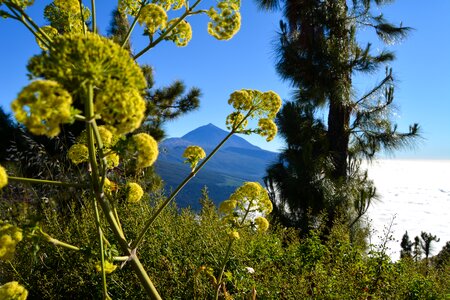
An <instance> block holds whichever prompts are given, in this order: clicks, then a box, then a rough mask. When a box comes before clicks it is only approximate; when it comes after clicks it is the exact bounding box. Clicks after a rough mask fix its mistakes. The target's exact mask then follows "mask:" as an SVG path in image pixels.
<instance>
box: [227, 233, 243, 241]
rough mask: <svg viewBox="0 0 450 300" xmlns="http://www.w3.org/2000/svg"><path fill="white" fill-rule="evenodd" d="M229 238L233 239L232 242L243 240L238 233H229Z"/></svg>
mask: <svg viewBox="0 0 450 300" xmlns="http://www.w3.org/2000/svg"><path fill="white" fill-rule="evenodd" d="M228 236H229V237H230V238H231V239H232V240H238V239H240V238H241V236H240V235H239V232H237V231H230V232H229V233H228Z"/></svg>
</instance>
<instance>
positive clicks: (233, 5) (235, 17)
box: [207, 0, 241, 40]
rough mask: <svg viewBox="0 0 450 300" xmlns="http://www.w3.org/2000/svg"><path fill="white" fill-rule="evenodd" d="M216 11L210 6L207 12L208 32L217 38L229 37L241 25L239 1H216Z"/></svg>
mask: <svg viewBox="0 0 450 300" xmlns="http://www.w3.org/2000/svg"><path fill="white" fill-rule="evenodd" d="M217 8H218V10H219V11H217V10H216V9H215V8H214V7H211V8H210V9H209V10H208V12H207V14H208V16H209V17H210V19H211V22H209V23H208V33H209V34H210V35H212V36H213V37H215V38H216V39H218V40H229V39H231V38H232V37H233V36H234V35H235V34H236V33H237V32H238V31H239V29H240V27H241V14H240V13H239V8H240V3H239V1H232V0H224V1H221V2H219V3H218V5H217Z"/></svg>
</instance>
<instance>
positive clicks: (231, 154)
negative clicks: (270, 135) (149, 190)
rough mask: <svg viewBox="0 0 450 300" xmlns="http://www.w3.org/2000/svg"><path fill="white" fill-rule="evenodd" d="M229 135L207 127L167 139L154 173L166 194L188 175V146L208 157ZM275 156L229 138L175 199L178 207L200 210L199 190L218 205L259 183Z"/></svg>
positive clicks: (234, 138)
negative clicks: (240, 189) (244, 185)
mask: <svg viewBox="0 0 450 300" xmlns="http://www.w3.org/2000/svg"><path fill="white" fill-rule="evenodd" d="M227 134H228V132H226V131H224V130H222V129H220V128H218V127H216V126H214V125H212V124H208V125H205V126H201V127H199V128H197V129H194V130H193V131H191V132H189V133H187V134H186V135H184V136H183V137H181V138H169V139H166V140H164V141H163V142H161V144H160V155H159V158H158V161H157V163H156V171H157V172H158V174H160V176H161V177H162V179H163V180H164V182H165V183H166V191H167V193H170V190H171V189H172V190H173V189H175V188H176V187H177V186H178V184H179V183H181V182H182V181H183V179H184V178H185V177H186V176H187V175H188V174H189V171H190V170H189V166H188V165H187V164H184V163H183V162H184V159H183V157H182V155H183V152H184V149H185V148H186V147H187V146H190V145H198V146H201V147H202V148H203V149H204V150H205V152H206V153H207V154H208V153H210V152H211V151H212V150H213V149H214V147H215V146H216V145H217V144H218V143H219V142H220V141H222V139H223V138H224V137H225V136H226V135H227ZM277 155H278V154H277V153H275V152H270V151H266V150H263V149H261V148H259V147H257V146H254V145H252V144H251V143H249V142H247V141H246V140H245V139H243V138H241V137H238V136H232V137H231V138H230V139H229V140H228V141H227V142H226V143H225V144H224V145H223V147H222V148H221V149H220V150H219V151H218V152H217V153H216V155H215V156H214V157H213V158H212V159H211V160H210V161H209V162H208V163H207V164H206V166H205V167H204V168H203V169H202V170H201V171H200V172H199V173H198V174H197V176H196V177H195V178H194V179H192V180H191V182H189V183H188V185H187V186H186V187H185V188H184V189H183V191H182V192H181V193H180V194H179V195H178V196H177V204H178V205H179V206H180V207H185V206H191V207H192V208H194V209H197V208H199V204H198V199H199V198H200V196H201V189H202V188H203V187H204V186H207V187H208V190H209V194H210V197H211V198H212V199H213V200H214V201H215V202H216V203H219V202H221V201H223V200H226V199H227V198H228V197H229V195H230V194H231V193H232V192H233V191H234V190H235V189H236V187H238V186H240V185H241V184H242V183H243V182H245V181H259V182H261V183H262V178H263V177H264V175H265V170H266V167H267V166H268V165H269V164H270V163H272V162H274V161H275V160H276V158H277Z"/></svg>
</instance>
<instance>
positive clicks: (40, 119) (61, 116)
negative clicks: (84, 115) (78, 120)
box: [11, 80, 73, 137]
mask: <svg viewBox="0 0 450 300" xmlns="http://www.w3.org/2000/svg"><path fill="white" fill-rule="evenodd" d="M71 104H72V97H71V96H70V94H69V93H68V92H67V91H66V90H65V89H64V88H63V87H62V86H61V85H60V84H59V83H57V82H56V81H51V80H37V81H34V82H32V83H30V84H29V85H28V86H27V87H25V88H24V89H23V90H22V91H21V92H20V93H19V95H18V97H17V99H16V100H14V101H13V102H12V104H11V108H12V110H13V111H14V113H15V116H16V119H17V121H19V122H21V123H23V124H24V125H25V126H26V127H27V128H28V130H30V131H31V132H32V133H34V134H36V135H46V136H48V137H54V136H56V135H58V134H59V132H60V128H59V126H60V125H61V124H64V123H70V122H72V121H73V118H72V114H73V110H72V107H71Z"/></svg>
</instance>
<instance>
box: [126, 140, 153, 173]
mask: <svg viewBox="0 0 450 300" xmlns="http://www.w3.org/2000/svg"><path fill="white" fill-rule="evenodd" d="M127 154H128V155H127V156H128V157H130V156H131V157H133V158H134V159H135V160H136V162H135V166H136V168H137V169H143V168H147V167H150V166H151V165H153V163H154V162H155V161H156V159H157V158H158V154H159V150H158V143H157V142H156V141H155V139H154V138H153V137H151V136H150V135H148V134H146V133H138V134H135V135H133V136H132V137H131V139H130V141H129V143H128V146H127Z"/></svg>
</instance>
